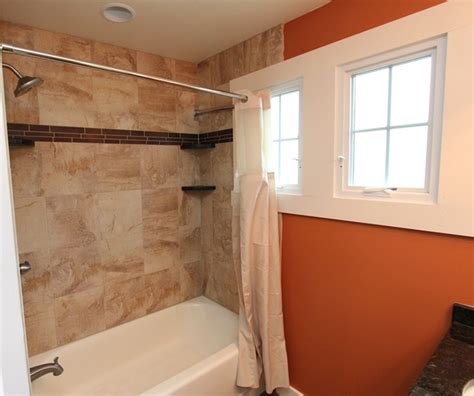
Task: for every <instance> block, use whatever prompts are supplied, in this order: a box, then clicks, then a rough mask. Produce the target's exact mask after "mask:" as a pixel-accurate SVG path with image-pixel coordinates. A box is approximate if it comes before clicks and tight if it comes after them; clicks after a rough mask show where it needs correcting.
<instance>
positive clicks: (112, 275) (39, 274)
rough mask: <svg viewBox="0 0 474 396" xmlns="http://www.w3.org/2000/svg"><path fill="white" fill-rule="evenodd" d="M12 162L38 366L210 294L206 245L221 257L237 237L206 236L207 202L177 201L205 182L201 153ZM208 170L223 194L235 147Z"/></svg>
mask: <svg viewBox="0 0 474 396" xmlns="http://www.w3.org/2000/svg"><path fill="white" fill-rule="evenodd" d="M10 158H11V168H12V184H13V194H14V203H15V218H16V227H17V235H18V250H19V254H20V261H24V260H28V261H29V262H30V263H31V265H32V269H31V271H29V272H27V273H26V274H24V275H23V276H22V290H23V303H24V312H25V319H26V331H27V337H28V348H29V353H30V355H34V354H36V353H39V352H42V351H45V350H49V349H51V348H54V347H56V346H57V345H62V344H65V343H68V342H72V341H74V340H77V339H80V338H83V337H86V336H88V335H91V334H94V333H97V332H99V331H102V330H104V329H107V328H110V327H114V326H116V325H119V324H121V323H124V322H127V321H130V320H133V319H136V318H139V317H141V316H144V315H146V314H149V313H152V312H155V311H157V310H160V309H163V308H166V307H168V306H171V305H174V304H177V303H179V302H181V301H185V300H187V299H189V298H193V297H195V296H199V295H202V294H203V292H204V289H205V287H206V286H205V285H206V282H207V281H206V273H207V269H206V266H205V264H204V262H203V260H202V254H203V252H202V248H201V238H204V239H205V240H209V237H210V240H211V241H213V243H215V244H217V245H219V246H225V245H226V238H227V237H226V235H228V234H230V233H231V230H230V228H225V229H223V228H221V233H220V234H216V235H212V234H211V235H204V233H205V232H209V228H208V227H204V228H203V226H202V223H204V224H206V225H207V222H208V221H209V219H207V220H204V221H202V220H201V217H202V216H206V215H209V213H202V211H201V201H202V198H203V197H202V196H201V195H200V194H187V193H183V192H182V191H181V190H180V187H181V185H183V184H195V183H198V182H200V181H201V180H202V176H201V166H202V158H203V153H202V152H190V151H186V150H181V149H180V147H179V146H178V145H153V146H149V145H126V144H123V145H122V144H118V145H117V144H91V143H75V144H71V143H56V142H38V143H36V145H35V146H34V147H29V146H26V147H23V146H19V147H12V148H11V150H10ZM209 159H210V160H212V161H215V162H216V163H219V164H222V166H221V167H219V169H218V170H217V171H216V172H217V173H216V174H212V171H211V176H212V177H213V178H214V177H215V179H216V181H217V182H219V183H221V182H222V179H224V178H225V179H227V178H228V174H227V172H226V171H227V170H231V168H232V166H231V164H232V144H228V143H227V144H226V143H224V144H218V145H216V148H215V149H213V150H212V154H209ZM204 162H205V163H206V164H205V166H208V165H209V164H210V162H209V161H208V160H205V161H204ZM223 172H226V173H223ZM219 190H221V189H220V188H219ZM217 193H218V194H220V195H219V196H221V197H222V194H221V193H219V192H217ZM224 198H225V197H222V198H221V199H222V200H224ZM221 205H222V204H221ZM216 209H217V208H216ZM211 211H212V208H211ZM201 213H202V214H201ZM211 232H212V231H211ZM222 287H223V288H228V285H227V286H226V285H222Z"/></svg>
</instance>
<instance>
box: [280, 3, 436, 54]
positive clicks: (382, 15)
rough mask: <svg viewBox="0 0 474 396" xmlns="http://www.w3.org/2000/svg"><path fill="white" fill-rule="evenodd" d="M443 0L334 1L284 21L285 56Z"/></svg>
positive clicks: (349, 34)
mask: <svg viewBox="0 0 474 396" xmlns="http://www.w3.org/2000/svg"><path fill="white" fill-rule="evenodd" d="M444 2H445V0H332V1H331V2H330V3H329V4H327V5H325V6H323V7H321V8H318V9H316V10H314V11H312V12H310V13H308V14H306V15H303V16H301V17H299V18H296V19H294V20H293V21H291V22H288V23H287V24H285V27H284V29H285V30H284V34H285V36H284V37H285V54H284V56H285V59H289V58H292V57H294V56H297V55H300V54H303V53H305V52H308V51H311V50H313V49H315V48H319V47H322V46H324V45H327V44H330V43H333V42H335V41H338V40H341V39H343V38H346V37H349V36H352V35H354V34H357V33H360V32H363V31H365V30H368V29H371V28H373V27H376V26H379V25H383V24H384V23H387V22H391V21H393V20H395V19H399V18H402V17H404V16H407V15H410V14H413V13H415V12H418V11H421V10H424V9H425V8H428V7H431V6H434V5H437V4H441V3H444Z"/></svg>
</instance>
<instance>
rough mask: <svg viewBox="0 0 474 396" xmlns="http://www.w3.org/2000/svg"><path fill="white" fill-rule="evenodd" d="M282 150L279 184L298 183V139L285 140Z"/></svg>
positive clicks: (282, 143)
mask: <svg viewBox="0 0 474 396" xmlns="http://www.w3.org/2000/svg"><path fill="white" fill-rule="evenodd" d="M280 144H281V150H280V175H279V177H278V180H279V185H280V186H284V185H288V184H298V167H299V163H298V161H296V160H295V159H296V158H299V156H298V140H289V141H283V142H281V143H280Z"/></svg>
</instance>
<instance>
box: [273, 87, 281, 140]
mask: <svg viewBox="0 0 474 396" xmlns="http://www.w3.org/2000/svg"><path fill="white" fill-rule="evenodd" d="M271 105H272V108H271V115H272V120H271V122H272V139H273V140H276V139H279V138H280V97H279V96H273V97H272V103H271Z"/></svg>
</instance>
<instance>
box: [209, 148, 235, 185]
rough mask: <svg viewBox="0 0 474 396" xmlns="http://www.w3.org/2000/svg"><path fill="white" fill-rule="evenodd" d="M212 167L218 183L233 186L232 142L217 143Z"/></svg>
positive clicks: (213, 153)
mask: <svg viewBox="0 0 474 396" xmlns="http://www.w3.org/2000/svg"><path fill="white" fill-rule="evenodd" d="M211 155H212V168H213V176H214V180H215V183H216V185H218V186H222V187H227V188H229V189H230V188H232V187H233V159H232V143H221V144H217V145H216V148H215V150H213V152H212V154H211Z"/></svg>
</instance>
